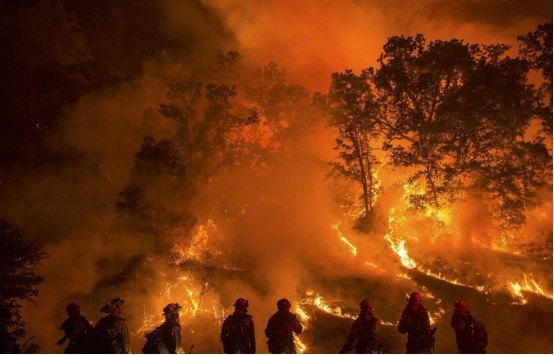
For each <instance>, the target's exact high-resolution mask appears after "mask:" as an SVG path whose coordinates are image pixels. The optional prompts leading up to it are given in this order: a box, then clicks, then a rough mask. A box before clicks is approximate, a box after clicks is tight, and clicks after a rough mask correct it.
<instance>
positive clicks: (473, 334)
mask: <svg viewBox="0 0 554 355" xmlns="http://www.w3.org/2000/svg"><path fill="white" fill-rule="evenodd" d="M450 325H451V326H452V328H454V332H455V333H456V344H457V345H458V351H459V353H461V354H485V353H486V348H487V343H488V336H487V331H486V330H485V326H484V325H483V324H482V323H481V322H479V321H478V320H477V319H475V318H473V316H472V315H471V314H469V312H468V313H467V314H460V313H456V312H455V313H454V314H453V315H452V320H451V322H450Z"/></svg>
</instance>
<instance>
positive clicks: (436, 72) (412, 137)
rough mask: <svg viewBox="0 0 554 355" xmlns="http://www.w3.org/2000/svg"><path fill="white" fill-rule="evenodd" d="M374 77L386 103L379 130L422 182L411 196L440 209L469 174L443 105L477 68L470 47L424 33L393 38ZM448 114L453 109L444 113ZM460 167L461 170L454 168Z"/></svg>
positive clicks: (394, 156)
mask: <svg viewBox="0 0 554 355" xmlns="http://www.w3.org/2000/svg"><path fill="white" fill-rule="evenodd" d="M379 64H380V67H379V68H378V69H377V70H375V71H373V70H371V69H370V71H371V73H372V78H373V81H374V84H375V87H376V92H377V93H378V95H379V100H380V102H381V104H382V105H383V115H382V116H381V117H380V120H379V121H380V122H379V127H380V130H381V131H382V132H383V135H384V149H385V150H386V151H388V152H389V155H390V158H391V161H392V164H393V165H395V166H403V167H411V168H414V169H415V170H414V172H413V173H412V174H411V176H410V177H409V179H408V182H411V183H415V182H418V181H422V182H423V184H424V186H425V193H414V194H412V195H411V196H410V198H411V202H412V203H413V205H414V206H417V207H423V206H425V205H432V206H435V207H436V206H439V205H440V203H441V198H443V197H450V195H452V194H454V193H455V192H457V191H458V188H459V187H460V179H462V178H463V177H464V176H465V174H464V171H463V170H461V169H459V168H457V167H458V166H459V163H456V157H454V156H453V155H452V153H454V150H453V148H454V145H455V142H453V141H452V134H453V133H456V132H453V130H452V122H450V121H452V120H457V119H462V118H461V117H459V116H455V115H451V116H447V115H445V106H444V104H445V103H446V102H448V101H449V100H452V99H451V97H452V96H453V95H456V94H457V93H458V92H459V90H460V89H461V87H462V86H463V80H464V77H465V74H466V73H467V72H468V71H469V70H471V67H472V64H473V58H472V53H471V51H470V48H469V46H468V45H466V44H464V43H463V42H462V41H459V40H451V41H434V42H431V43H429V44H428V45H427V44H426V42H425V38H424V37H423V35H417V36H416V37H406V38H405V37H392V38H390V39H389V40H388V42H387V43H386V44H385V46H384V51H383V53H382V54H381V56H380V58H379ZM446 113H449V111H446ZM456 165H458V166H456Z"/></svg>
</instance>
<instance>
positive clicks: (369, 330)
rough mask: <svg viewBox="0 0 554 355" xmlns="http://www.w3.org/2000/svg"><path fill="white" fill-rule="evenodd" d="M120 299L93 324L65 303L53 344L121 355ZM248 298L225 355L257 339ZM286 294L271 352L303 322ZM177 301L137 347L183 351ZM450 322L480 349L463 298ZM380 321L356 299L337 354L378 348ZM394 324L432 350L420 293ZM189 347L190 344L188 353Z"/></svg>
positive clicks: (467, 345)
mask: <svg viewBox="0 0 554 355" xmlns="http://www.w3.org/2000/svg"><path fill="white" fill-rule="evenodd" d="M123 305H124V300H122V299H120V298H114V299H111V300H110V301H108V302H107V303H106V304H105V305H104V306H103V307H102V308H100V312H102V313H107V315H106V316H105V317H102V318H100V320H99V321H98V323H96V325H95V326H94V327H92V325H91V324H90V323H89V322H88V321H87V320H86V318H85V317H83V316H82V315H81V314H80V310H79V306H78V305H77V304H75V303H69V304H68V305H67V307H66V312H67V314H68V318H67V319H66V320H65V321H64V322H63V323H62V325H61V327H60V329H61V330H63V331H64V334H65V335H64V336H63V337H62V338H61V339H60V340H58V342H57V344H58V345H63V344H64V343H65V342H66V341H67V340H68V341H69V343H68V345H67V347H66V349H65V353H97V354H125V353H130V336H129V330H128V328H127V323H126V321H125V319H124V318H122V316H121V315H122V312H123ZM248 306H249V304H248V300H246V299H244V298H239V299H237V301H236V302H235V304H234V307H235V312H234V313H233V314H231V315H229V316H228V317H227V318H226V319H225V321H224V322H223V325H222V327H221V342H222V343H223V351H224V353H227V354H255V353H256V339H255V332H254V322H253V319H252V316H251V315H249V314H248ZM290 308H291V303H290V302H289V301H288V300H287V299H286V298H283V299H280V300H279V301H278V302H277V312H276V313H275V314H273V315H272V316H271V317H270V318H269V320H268V322H267V326H266V328H265V335H266V336H267V338H268V341H267V345H268V350H269V352H270V353H273V354H294V353H296V350H297V349H296V346H295V343H294V334H297V335H299V334H301V333H302V325H301V324H300V321H299V320H298V318H297V317H296V315H295V314H294V313H291V312H290ZM180 310H181V306H180V305H179V304H178V303H170V304H168V305H167V306H166V307H165V308H164V309H163V313H164V316H165V321H164V323H163V324H161V325H160V326H158V327H157V328H156V329H154V330H153V331H151V332H150V333H147V334H146V335H145V337H146V344H145V345H144V346H143V348H142V349H141V350H142V352H143V353H145V354H164V353H165V354H175V353H182V352H184V351H183V349H182V346H181V326H180V323H179V311H180ZM451 326H452V328H453V329H454V332H455V334H456V343H457V346H458V353H465V354H471V353H473V354H477V353H485V352H486V347H487V332H486V330H485V327H484V326H483V324H482V323H481V322H479V321H478V320H476V319H475V318H473V316H472V315H471V314H470V312H469V308H468V307H467V305H466V304H465V303H464V302H463V301H456V302H455V303H454V313H453V315H452V321H451ZM380 327H381V322H380V321H379V319H378V318H377V317H376V316H375V311H374V309H373V306H372V304H371V302H370V301H369V300H362V301H361V302H360V313H359V316H358V318H357V319H356V320H354V323H353V324H352V326H351V329H350V333H349V335H348V338H347V340H346V342H345V343H344V345H343V347H342V348H341V349H340V351H339V353H340V354H344V353H346V352H349V351H352V350H355V353H358V354H379V353H383V348H384V347H383V344H382V343H381V342H380V341H379V338H378V334H379V329H380ZM397 329H398V331H399V332H400V333H402V334H406V333H407V334H408V340H407V343H406V352H407V353H412V354H415V353H432V352H433V351H434V344H435V335H434V334H435V330H436V328H431V324H430V320H429V314H428V311H427V309H425V307H424V306H423V305H422V302H421V295H420V294H419V293H417V292H412V293H411V294H410V297H409V298H408V303H407V305H406V307H405V308H404V310H403V312H402V315H401V317H400V321H399V322H398V325H397ZM190 352H192V347H191V350H190V351H189V353H190Z"/></svg>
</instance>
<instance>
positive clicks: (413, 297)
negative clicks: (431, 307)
mask: <svg viewBox="0 0 554 355" xmlns="http://www.w3.org/2000/svg"><path fill="white" fill-rule="evenodd" d="M408 302H409V303H421V295H420V294H419V293H417V292H412V293H410V298H409V300H408Z"/></svg>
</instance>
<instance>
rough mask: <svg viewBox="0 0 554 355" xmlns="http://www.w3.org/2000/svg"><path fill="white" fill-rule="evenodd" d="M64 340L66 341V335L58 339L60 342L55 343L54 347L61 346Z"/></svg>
mask: <svg viewBox="0 0 554 355" xmlns="http://www.w3.org/2000/svg"><path fill="white" fill-rule="evenodd" d="M66 340H67V335H64V336H63V337H61V338H60V340H58V341H57V342H56V345H63V343H65V341H66Z"/></svg>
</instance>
